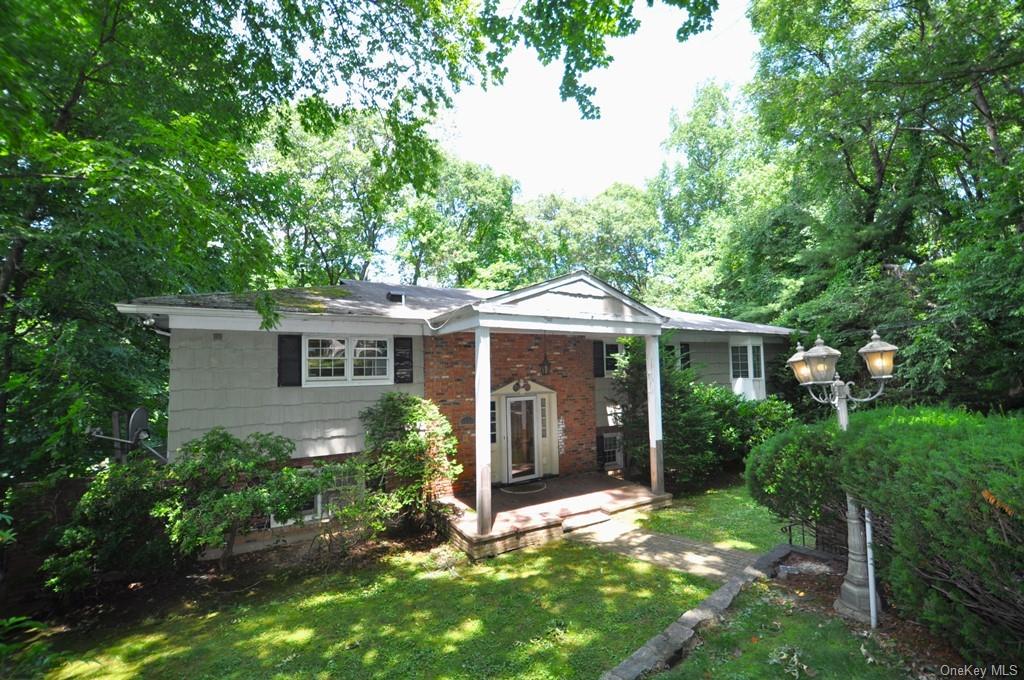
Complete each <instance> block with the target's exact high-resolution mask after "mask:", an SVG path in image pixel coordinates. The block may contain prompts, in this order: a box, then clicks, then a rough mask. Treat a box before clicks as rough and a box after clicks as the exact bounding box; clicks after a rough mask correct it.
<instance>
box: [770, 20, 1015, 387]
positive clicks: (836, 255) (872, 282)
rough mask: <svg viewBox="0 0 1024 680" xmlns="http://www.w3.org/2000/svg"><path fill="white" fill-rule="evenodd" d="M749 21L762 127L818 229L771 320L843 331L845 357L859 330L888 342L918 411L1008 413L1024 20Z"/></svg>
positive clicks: (1012, 370) (860, 333) (1012, 368)
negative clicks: (990, 407) (925, 401)
mask: <svg viewBox="0 0 1024 680" xmlns="http://www.w3.org/2000/svg"><path fill="white" fill-rule="evenodd" d="M751 16H752V21H753V24H754V27H755V30H757V31H758V32H759V33H760V34H761V38H762V52H761V55H760V59H759V67H758V75H757V78H756V80H755V83H754V84H753V87H752V93H753V97H754V102H755V104H756V107H757V112H758V118H759V120H760V122H761V124H762V129H763V130H765V131H766V132H767V133H768V134H769V135H770V138H771V139H772V140H773V141H775V142H777V143H781V144H782V145H784V146H789V147H792V148H795V149H796V151H797V154H798V155H797V156H795V157H794V166H795V169H796V172H795V174H794V183H795V184H798V185H800V186H801V189H802V190H803V192H804V195H805V196H806V195H807V193H806V192H807V191H810V192H811V193H812V194H813V195H814V196H816V197H817V199H816V200H811V201H809V202H808V203H810V204H815V203H816V204H817V205H816V207H815V208H813V210H812V211H811V212H814V213H817V214H818V215H819V218H818V219H816V220H814V221H813V226H811V234H810V238H809V239H807V240H805V241H804V244H803V248H802V250H803V252H802V253H800V255H799V258H800V261H801V268H802V269H803V271H804V272H805V273H804V276H803V279H804V280H803V284H802V290H801V291H800V293H799V295H798V296H796V298H795V299H794V300H793V302H794V303H795V304H793V305H792V306H791V307H790V309H789V310H788V311H787V312H785V313H783V314H781V315H780V320H782V321H783V322H784V323H787V324H789V325H796V326H800V327H804V328H821V329H822V330H823V331H824V330H826V329H828V330H829V331H831V332H838V333H839V335H840V338H841V341H842V342H846V343H849V344H848V345H847V348H848V349H855V345H854V343H856V342H859V341H861V338H862V337H866V333H867V331H868V330H869V329H868V328H865V325H866V324H867V323H872V324H878V325H880V326H883V327H886V329H887V330H888V331H889V335H890V336H896V340H897V344H900V345H901V346H902V347H903V348H904V350H905V351H904V353H903V357H904V368H902V369H901V370H902V371H903V375H904V377H905V378H906V379H907V382H906V384H907V386H908V387H909V388H911V389H912V390H913V391H914V393H915V396H916V397H917V398H921V397H930V398H936V397H940V396H952V397H954V398H955V399H957V400H970V401H972V402H974V403H976V404H978V405H980V404H983V403H989V404H991V403H1002V404H1008V405H1011V404H1015V403H1020V402H1021V398H1022V396H1024V384H1022V383H1021V378H1020V375H1021V368H1022V366H1021V364H1020V363H1018V360H1017V357H1020V356H1022V355H1021V350H1022V348H1024V346H1022V345H1021V341H1022V339H1024V328H1022V327H1021V324H1020V316H1019V314H1018V313H1017V312H1016V311H1015V306H1014V305H1013V303H1008V302H1007V301H1008V297H1007V296H1012V295H1019V294H1020V288H1019V286H1018V285H1017V283H1016V282H1018V281H1019V274H1020V271H1021V269H1022V266H1024V262H1022V258H1024V253H1022V252H1021V247H1022V245H1024V240H1022V235H1021V222H1020V217H1021V215H1022V212H1021V195H1020V182H1018V181H1013V180H1011V179H1010V178H1011V177H1014V176H1016V177H1019V176H1020V170H1021V168H1022V167H1024V166H1021V165H1020V160H1019V156H1020V151H1021V147H1022V143H1024V138H1022V135H1021V134H1020V127H1019V125H1016V124H1015V123H1010V121H1019V120H1020V116H1021V113H1022V109H1021V106H1022V103H1024V100H1022V98H1021V94H1020V91H1019V87H1017V85H1016V83H1019V82H1020V81H1021V80H1022V77H1024V41H1022V35H1024V31H1022V29H1024V13H1022V12H1021V11H1020V8H1019V7H1016V6H1009V5H1005V4H1004V3H997V2H983V1H979V2H969V3H952V2H936V3H928V4H924V5H922V4H910V5H881V4H876V3H868V4H867V5H864V6H854V5H829V6H824V5H820V4H814V3H796V4H794V3H780V2H775V1H774V0H762V1H760V2H756V3H755V4H754V6H753V8H752V13H751ZM954 27H956V28H954ZM1015 173H1016V174H1015ZM805 205H807V204H805ZM795 247H796V246H794V249H795ZM844 349H846V348H844ZM991 357H1000V359H999V360H997V361H992V360H991V359H990V358H991ZM972 375H973V376H982V377H981V379H980V380H976V379H974V378H972V377H971V376H972Z"/></svg>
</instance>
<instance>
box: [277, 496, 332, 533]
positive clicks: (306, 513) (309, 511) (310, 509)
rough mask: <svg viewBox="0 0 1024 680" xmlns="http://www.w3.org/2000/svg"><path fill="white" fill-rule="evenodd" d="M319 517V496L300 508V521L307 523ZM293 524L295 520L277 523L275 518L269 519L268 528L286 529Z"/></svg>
mask: <svg viewBox="0 0 1024 680" xmlns="http://www.w3.org/2000/svg"><path fill="white" fill-rule="evenodd" d="M319 516H320V494H317V495H315V496H313V497H311V498H310V499H309V500H308V501H307V502H306V504H305V505H303V506H302V521H303V522H308V521H310V520H312V519H316V518H317V517H319ZM292 524H295V520H288V521H287V522H279V521H277V518H275V517H273V516H271V517H270V528H271V529H277V528H278V527H287V526H291V525H292Z"/></svg>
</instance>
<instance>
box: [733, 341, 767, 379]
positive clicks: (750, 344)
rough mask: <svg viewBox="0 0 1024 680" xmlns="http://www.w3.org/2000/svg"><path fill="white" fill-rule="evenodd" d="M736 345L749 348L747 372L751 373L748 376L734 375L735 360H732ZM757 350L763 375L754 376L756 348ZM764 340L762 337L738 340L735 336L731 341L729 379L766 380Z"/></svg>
mask: <svg viewBox="0 0 1024 680" xmlns="http://www.w3.org/2000/svg"><path fill="white" fill-rule="evenodd" d="M734 347H745V348H746V350H747V372H748V373H749V374H750V375H748V376H747V377H746V378H737V377H734V373H733V362H732V350H733V348H734ZM755 349H756V350H757V352H758V354H759V357H758V358H759V359H760V364H759V365H760V366H761V375H760V376H758V377H754V350H755ZM764 369H765V366H764V342H762V341H761V339H760V338H743V339H740V340H737V339H735V338H733V339H730V341H729V380H764Z"/></svg>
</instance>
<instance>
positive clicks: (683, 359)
mask: <svg viewBox="0 0 1024 680" xmlns="http://www.w3.org/2000/svg"><path fill="white" fill-rule="evenodd" d="M689 367H690V343H688V342H681V343H679V368H689Z"/></svg>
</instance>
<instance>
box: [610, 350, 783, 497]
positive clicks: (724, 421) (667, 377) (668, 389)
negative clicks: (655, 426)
mask: <svg viewBox="0 0 1024 680" xmlns="http://www.w3.org/2000/svg"><path fill="white" fill-rule="evenodd" d="M622 347H623V351H622V353H620V354H619V365H618V367H617V368H616V370H615V372H614V373H613V376H612V377H613V379H614V384H615V391H616V396H617V398H618V401H619V403H620V404H621V405H622V416H621V425H622V431H623V448H624V452H625V455H626V459H627V461H628V463H629V465H630V472H631V473H634V474H642V475H644V476H646V475H648V474H649V471H650V463H649V460H650V455H649V450H648V449H649V438H648V429H647V428H648V425H647V377H646V376H647V372H646V360H645V358H644V347H643V343H642V342H639V339H637V338H628V339H626V340H624V341H623V342H622ZM661 420H662V432H663V442H664V460H665V478H666V483H667V485H668V487H669V488H670V489H679V488H686V487H696V486H699V485H700V484H702V483H704V482H706V481H707V480H708V478H709V477H711V476H713V475H714V474H715V473H717V472H719V471H721V470H722V469H723V468H725V467H726V466H730V465H735V464H736V463H738V462H740V461H742V460H743V459H744V458H746V456H747V454H748V453H749V452H750V449H751V447H752V446H754V445H755V444H757V443H759V442H761V441H763V440H764V439H765V438H766V437H767V436H769V435H770V434H771V433H773V432H775V431H777V430H779V429H781V428H784V427H786V426H787V425H789V424H790V423H791V422H793V410H792V408H791V407H790V406H789V404H787V403H786V402H784V401H782V400H780V399H778V398H775V397H770V398H769V399H766V400H764V401H747V400H746V399H744V398H743V397H741V396H738V395H736V394H733V392H732V391H731V390H730V389H728V388H727V387H723V386H721V385H711V384H707V383H703V382H701V381H700V380H699V378H698V377H697V373H696V372H695V371H693V370H692V369H682V368H679V365H678V362H677V361H676V357H675V355H673V354H670V353H667V352H664V351H663V352H661Z"/></svg>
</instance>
